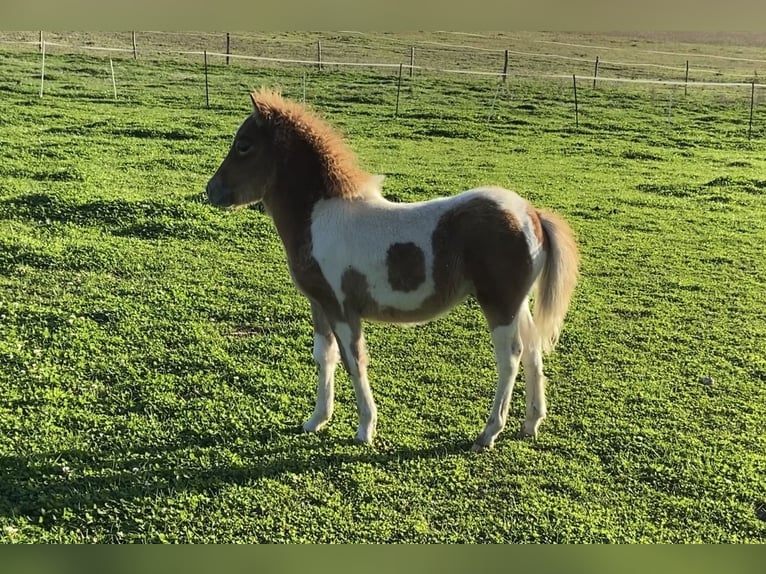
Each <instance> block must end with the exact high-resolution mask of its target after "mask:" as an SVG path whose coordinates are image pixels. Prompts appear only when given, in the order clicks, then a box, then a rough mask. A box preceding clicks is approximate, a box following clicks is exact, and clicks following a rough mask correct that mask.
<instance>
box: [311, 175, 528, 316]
mask: <svg viewBox="0 0 766 574" xmlns="http://www.w3.org/2000/svg"><path fill="white" fill-rule="evenodd" d="M475 198H487V199H490V200H492V201H494V202H495V203H496V204H497V205H498V207H499V208H500V209H502V210H504V211H507V212H510V213H511V214H513V215H514V216H515V217H516V220H517V221H518V222H519V223H520V225H521V226H522V229H523V230H524V235H525V236H526V237H527V243H528V244H529V245H530V249H532V246H534V248H535V249H536V250H537V251H539V250H540V249H541V246H540V245H539V242H538V241H537V238H536V237H535V234H534V227H533V226H532V223H531V221H530V218H529V215H528V213H527V210H528V203H527V201H526V200H524V199H523V198H521V197H519V196H518V195H517V194H515V193H514V192H512V191H509V190H506V189H501V188H495V187H492V188H476V189H472V190H469V191H465V192H463V193H460V194H458V195H454V196H452V197H441V198H437V199H433V200H430V201H423V202H417V203H394V202H390V201H388V200H386V199H385V198H383V197H382V196H380V197H375V198H371V199H365V200H360V199H357V200H353V201H349V200H344V199H326V200H320V201H319V202H317V204H316V205H315V206H314V210H313V212H312V216H311V237H312V255H313V257H314V259H316V261H317V263H318V264H319V267H320V269H321V270H322V273H323V274H324V276H325V279H326V280H327V282H328V283H329V284H330V286H331V287H332V290H333V292H334V293H335V296H336V298H337V299H338V301H339V302H341V303H342V302H343V300H344V294H343V291H342V289H341V282H342V278H343V274H344V273H345V272H346V271H347V270H349V269H351V268H353V269H354V270H356V271H358V272H359V273H361V274H362V275H364V276H365V278H366V280H367V288H368V290H369V294H370V296H371V297H372V298H373V299H374V301H375V302H376V303H377V304H378V305H379V306H381V307H388V308H391V309H396V310H400V311H414V310H417V309H419V308H420V307H421V306H422V305H423V303H424V302H425V300H426V299H427V298H428V297H429V296H430V295H432V294H433V292H434V278H433V259H434V255H433V250H432V248H431V237H432V235H433V233H434V230H435V229H436V226H437V224H438V222H439V219H440V218H441V217H442V215H444V214H445V213H446V212H447V211H449V210H451V209H454V208H455V207H458V206H460V205H462V204H464V203H466V202H468V201H470V200H471V199H475ZM393 243H414V244H415V245H416V246H417V247H419V248H420V250H421V251H422V252H423V255H424V259H425V280H424V281H423V282H422V283H421V284H420V285H419V286H418V287H417V288H416V289H413V290H411V291H406V292H405V291H398V290H394V289H393V288H392V287H391V285H390V284H389V280H388V267H387V265H386V259H387V253H388V249H389V247H390V246H391V244H393Z"/></svg>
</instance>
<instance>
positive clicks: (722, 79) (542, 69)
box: [0, 31, 766, 135]
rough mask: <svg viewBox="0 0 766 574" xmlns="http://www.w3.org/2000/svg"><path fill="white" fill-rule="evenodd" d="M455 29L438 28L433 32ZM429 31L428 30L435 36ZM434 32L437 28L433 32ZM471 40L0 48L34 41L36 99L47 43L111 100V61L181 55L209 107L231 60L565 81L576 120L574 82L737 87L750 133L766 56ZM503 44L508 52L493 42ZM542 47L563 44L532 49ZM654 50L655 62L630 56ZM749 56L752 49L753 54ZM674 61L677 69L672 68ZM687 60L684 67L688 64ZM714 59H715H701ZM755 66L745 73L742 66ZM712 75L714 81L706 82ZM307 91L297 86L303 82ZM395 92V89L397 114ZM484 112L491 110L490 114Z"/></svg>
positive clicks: (73, 37) (163, 41)
mask: <svg viewBox="0 0 766 574" xmlns="http://www.w3.org/2000/svg"><path fill="white" fill-rule="evenodd" d="M448 34H455V33H448V32H444V33H441V35H448ZM433 36H434V35H432V37H433ZM435 36H436V37H438V34H436V35H435ZM462 37H463V38H472V39H473V38H478V39H480V42H481V45H476V44H469V43H454V42H448V41H436V40H428V39H424V37H423V36H420V35H409V36H408V35H406V34H400V35H396V36H394V35H387V34H370V33H363V32H355V31H345V32H338V33H336V34H319V33H313V34H312V33H304V34H291V35H284V34H271V35H267V34H247V35H245V34H234V33H230V32H221V33H210V32H194V33H191V32H186V33H184V32H156V31H145V32H130V33H116V34H97V33H86V32H70V33H47V32H45V33H44V32H36V33H31V32H26V33H25V32H16V33H4V34H0V46H2V45H5V46H12V45H16V46H22V47H26V48H29V47H32V46H34V47H36V48H37V50H38V51H39V52H40V54H41V73H40V96H43V95H44V83H45V56H46V53H50V51H51V49H53V50H55V51H57V52H59V53H60V52H64V53H82V52H86V53H87V52H95V53H104V54H108V55H109V57H110V69H111V81H112V86H113V89H114V95H115V98H116V97H117V87H116V81H115V77H114V68H113V66H112V65H111V59H112V57H123V58H129V59H130V58H132V59H134V60H136V59H139V58H142V59H151V60H154V59H157V60H162V59H179V58H186V59H191V60H192V61H196V62H199V63H201V64H202V65H203V66H204V78H205V101H206V104H207V105H209V89H208V64H209V63H210V64H212V63H213V62H216V63H219V64H224V65H230V64H232V63H235V62H239V63H245V62H247V63H251V64H256V65H268V66H301V67H305V68H308V69H314V70H317V71H321V70H328V69H339V68H367V69H378V70H381V69H383V70H385V69H388V70H390V71H392V72H397V71H398V73H399V82H398V88H397V90H399V89H400V87H401V74H402V72H403V71H406V73H407V74H408V76H410V77H412V76H414V75H423V74H437V75H462V76H468V77H483V78H490V79H491V78H496V79H497V80H498V81H500V82H507V81H508V79H509V78H514V77H515V78H528V79H538V80H559V81H562V80H571V81H572V88H573V98H574V100H575V107H574V109H575V122H577V120H578V118H577V108H578V107H577V101H576V99H577V84H578V82H581V83H582V82H588V83H592V86H593V88H596V87H597V85H600V84H603V83H611V84H632V85H652V86H665V87H683V89H684V93H685V94H687V93H688V90H689V89H697V88H715V89H721V88H739V89H746V90H748V92H749V95H750V101H749V113H750V117H749V129H748V134H749V135H750V134H751V133H752V118H753V110H754V108H755V107H756V102H757V99H760V98H757V96H760V92H761V91H762V88H763V86H762V85H761V84H759V83H758V71H757V67H758V66H763V65H764V64H766V59H762V58H756V57H745V56H742V55H730V54H729V55H727V54H707V53H699V52H689V51H687V52H683V51H681V52H678V51H671V50H657V49H640V48H636V47H626V46H619V47H618V46H596V45H588V44H582V43H578V42H562V41H557V40H548V39H544V38H539V37H535V36H533V35H517V36H515V37H513V38H510V37H500V36H497V35H496V36H486V35H481V34H470V35H469V34H466V35H464V36H462ZM501 41H503V42H504V43H506V44H511V45H513V46H514V47H513V48H501V47H498V46H497V44H498V43H499V42H501ZM540 44H545V45H546V46H556V47H558V48H565V49H563V50H561V51H560V52H558V53H555V52H553V51H551V50H546V51H544V52H540V51H533V49H534V48H535V47H537V46H539V45H540ZM584 49H587V50H593V51H604V50H607V51H610V52H618V51H622V52H623V57H621V58H615V59H612V58H607V59H602V58H601V57H600V55H599V54H595V55H592V56H591V55H585V54H584V53H583V50H584ZM637 55H640V56H641V57H644V56H647V58H648V55H652V56H653V57H654V58H655V60H654V61H651V62H650V61H640V60H636V59H635V58H636V56H637ZM752 55H753V56H755V55H759V54H758V53H757V52H753V54H752ZM674 60H675V62H676V65H673V61H674ZM690 60H691V64H690ZM710 62H714V63H716V64H718V65H716V66H711V65H704V64H703V63H710ZM750 65H753V66H755V68H754V69H753V71H752V72H746V71H745V68H744V66H750ZM711 78H716V80H715V81H714V80H713V79H711ZM304 90H305V87H304ZM398 100H399V93H398V91H397V113H398ZM490 116H491V114H490Z"/></svg>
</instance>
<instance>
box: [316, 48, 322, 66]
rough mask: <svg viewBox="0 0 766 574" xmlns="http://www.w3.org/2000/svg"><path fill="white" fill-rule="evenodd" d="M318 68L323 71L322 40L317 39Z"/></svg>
mask: <svg viewBox="0 0 766 574" xmlns="http://www.w3.org/2000/svg"><path fill="white" fill-rule="evenodd" d="M317 70H319V71H320V72H321V71H322V42H321V41H319V40H317Z"/></svg>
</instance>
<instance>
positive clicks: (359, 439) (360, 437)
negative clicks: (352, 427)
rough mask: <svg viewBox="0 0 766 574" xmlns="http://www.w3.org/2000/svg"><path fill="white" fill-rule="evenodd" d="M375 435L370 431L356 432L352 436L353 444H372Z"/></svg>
mask: <svg viewBox="0 0 766 574" xmlns="http://www.w3.org/2000/svg"><path fill="white" fill-rule="evenodd" d="M374 435H375V433H374V432H372V431H363V430H361V429H360V430H358V431H356V434H355V435H354V442H355V443H357V444H372V439H373V437H374Z"/></svg>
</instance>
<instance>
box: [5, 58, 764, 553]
mask: <svg viewBox="0 0 766 574" xmlns="http://www.w3.org/2000/svg"><path fill="white" fill-rule="evenodd" d="M711 49H712V48H711ZM104 62H105V61H104V60H103V59H100V58H95V57H86V56H62V55H51V56H50V57H49V58H48V61H47V62H46V67H47V69H48V82H47V83H46V94H47V95H46V97H44V98H42V99H40V98H39V97H38V94H37V91H38V90H39V83H38V82H39V76H38V75H37V74H38V73H39V69H38V67H37V66H38V65H39V57H38V56H37V55H35V54H32V53H30V54H26V55H25V54H23V53H21V52H0V69H2V70H3V75H2V79H1V80H0V91H1V92H2V94H3V97H2V98H0V147H1V148H2V160H0V540H2V541H5V542H54V541H56V542H165V541H168V542H176V541H177V542H267V541H268V542H282V541H285V542H287V541H289V542H303V541H311V542H367V541H370V542H372V541H375V542H386V541H392V542H393V541H407V542H532V541H539V542H763V541H766V494H765V492H766V455H765V454H764V453H765V452H766V438H764V437H766V423H765V421H766V386H765V383H766V358H765V356H764V351H763V341H764V338H766V311H764V309H766V292H764V289H763V286H764V283H766V258H764V256H763V246H764V240H765V239H766V160H764V157H766V153H765V152H766V144H765V143H764V140H763V136H764V128H763V126H764V124H765V123H766V115H764V111H763V110H762V109H756V111H755V112H756V115H755V118H754V137H753V139H751V140H748V138H747V128H748V125H747V122H748V107H747V106H748V103H749V93H748V94H745V93H744V92H743V93H738V92H731V93H723V92H720V91H712V90H710V91H705V92H695V93H690V94H689V96H688V97H683V95H682V92H679V91H678V90H675V91H673V90H658V91H655V90H652V89H650V88H648V87H647V88H641V89H634V88H623V87H620V86H618V87H615V86H610V87H606V86H604V87H601V88H599V89H597V90H593V89H592V88H591V87H590V86H589V85H588V84H587V83H585V84H583V85H582V86H580V87H581V89H580V90H579V93H578V96H579V98H580V102H579V105H580V118H579V120H580V127H579V129H575V127H574V117H573V102H572V101H571V86H570V85H569V84H566V83H562V84H556V83H536V82H532V81H527V82H519V81H512V82H511V83H509V86H508V88H507V90H501V91H499V92H498V91H497V85H496V84H495V83H493V82H491V81H485V80H465V79H460V78H440V77H434V76H422V77H416V78H415V79H414V81H410V80H409V79H406V80H405V82H404V85H403V88H402V96H401V100H400V115H399V117H398V118H395V117H393V111H394V106H395V102H396V79H395V77H394V76H393V75H386V74H383V75H376V74H372V73H368V72H363V71H354V72H352V73H345V72H340V71H328V72H325V73H317V72H314V71H309V72H308V73H307V76H306V99H307V100H308V101H309V103H311V104H312V105H313V106H314V107H315V108H316V109H317V110H319V111H320V112H321V113H323V114H324V115H325V116H326V117H327V118H328V119H329V120H330V121H332V122H333V123H334V124H336V125H337V126H339V127H340V128H341V129H342V130H343V132H344V133H345V134H346V135H347V138H348V141H349V143H350V145H351V146H352V147H353V148H354V149H355V150H356V151H357V152H358V154H359V156H360V159H361V161H362V163H363V165H364V166H366V167H367V168H368V169H369V170H370V171H373V172H376V173H383V174H386V175H387V180H386V184H385V187H384V191H385V193H386V195H387V196H388V197H390V198H392V199H395V200H400V201H410V200H417V199H425V198H429V197H434V196H437V195H444V194H452V193H456V192H458V191H461V190H463V189H466V188H468V187H472V186H476V185H481V184H487V183H494V184H498V185H503V186H506V187H510V188H513V189H516V190H517V191H519V192H520V193H521V194H522V195H524V196H526V197H528V198H530V199H531V200H532V201H533V202H534V203H535V204H536V205H539V206H541V207H545V208H548V209H554V210H556V211H558V212H559V213H561V214H562V215H563V216H565V217H566V218H567V220H568V221H570V222H571V224H572V226H573V227H574V228H575V230H576V232H577V235H578V241H579V244H580V247H581V251H582V257H583V265H582V279H581V282H580V284H579V286H578V289H577V292H576V296H575V299H574V302H573V305H572V308H571V311H570V314H569V315H568V318H567V321H566V323H565V328H564V333H563V336H562V339H561V342H560V344H559V346H558V348H557V350H556V352H555V353H554V354H552V355H551V356H550V357H548V358H547V360H546V372H547V374H548V377H549V384H548V397H549V405H550V415H549V418H548V419H547V421H546V422H545V423H544V425H543V427H542V428H541V435H540V437H539V439H538V440H536V441H520V440H518V439H516V438H515V436H514V433H515V431H516V430H517V428H518V425H519V424H520V423H521V419H522V416H523V414H522V413H523V404H524V399H523V394H524V389H523V382H519V384H517V387H516V392H515V394H514V400H513V403H512V407H511V423H510V426H509V428H508V429H507V430H506V433H504V434H503V435H501V439H500V440H499V441H498V444H497V446H496V448H495V449H494V450H493V451H491V452H488V453H484V454H481V455H473V454H471V453H469V452H468V449H469V447H470V444H471V442H472V441H473V439H474V438H475V436H476V435H477V434H478V433H479V432H480V430H481V428H482V425H483V423H484V421H485V419H486V416H487V414H488V411H489V407H490V403H491V399H492V396H493V392H494V361H493V358H492V353H491V343H490V338H489V335H488V334H487V332H486V326H485V323H484V320H483V318H482V317H481V313H480V311H479V310H478V307H477V305H476V304H475V303H473V302H468V303H467V304H465V305H462V306H460V307H459V308H457V309H455V311H454V312H453V313H451V314H450V315H448V316H447V317H444V318H442V319H439V320H438V321H435V322H433V323H431V324H429V325H425V326H420V327H415V328H410V329H400V328H396V327H390V326H385V325H376V324H371V325H369V326H368V327H367V339H368V344H369V347H370V354H371V363H370V376H371V382H372V386H373V390H374V392H375V397H376V400H377V403H378V407H379V416H380V421H379V427H378V433H379V436H378V438H377V439H376V442H375V445H374V446H373V447H365V446H359V445H355V444H354V443H353V441H352V436H353V432H354V428H355V425H356V414H355V408H354V401H353V392H352V389H351V385H350V382H349V380H348V378H347V376H346V375H345V374H344V373H341V372H340V371H339V375H338V397H337V408H336V414H335V417H334V420H333V422H332V423H331V425H330V426H329V428H328V429H327V430H326V431H324V432H322V433H319V434H316V435H308V434H303V433H301V432H300V430H299V429H300V424H301V423H302V422H303V420H305V418H307V417H308V415H309V414H310V413H311V410H312V408H313V401H314V392H315V391H314V389H315V367H314V364H313V360H312V357H311V347H312V329H311V325H310V318H309V308H308V304H307V303H306V301H305V300H304V299H303V298H302V297H301V296H300V295H299V294H298V293H297V291H296V290H295V289H294V288H293V287H292V286H291V285H290V282H289V275H288V272H287V268H286V265H285V257H284V254H283V252H282V248H281V245H280V243H279V239H278V237H277V235H276V233H275V231H274V228H273V225H272V224H271V222H270V221H269V219H268V218H267V217H266V216H265V215H263V214H261V213H260V212H258V211H256V210H240V211H236V212H224V211H219V210H216V209H213V208H212V207H210V206H209V205H207V204H206V202H205V199H204V194H203V190H204V186H205V183H206V182H207V179H208V178H209V177H210V175H211V174H212V173H213V172H214V170H215V169H216V167H217V166H218V164H219V162H220V160H221V159H222V157H223V155H224V154H225V152H226V150H227V148H228V145H229V142H230V138H231V135H232V134H233V132H234V130H235V129H236V127H237V126H238V125H239V123H240V122H241V121H242V119H243V118H244V116H245V114H247V113H248V111H249V110H248V106H249V102H248V98H247V90H248V89H249V88H251V87H256V86H259V85H273V84H276V83H278V84H280V85H281V86H282V87H283V90H284V92H285V93H286V95H288V96H291V97H296V98H300V97H301V94H302V82H303V70H302V69H300V68H295V69H282V70H279V69H267V68H251V67H239V66H230V67H228V68H225V67H223V66H216V67H214V68H213V69H212V70H211V76H210V77H211V107H210V109H206V108H205V107H204V89H203V87H202V84H201V79H202V76H201V70H200V69H199V68H200V67H199V65H197V64H192V63H173V62H163V63H162V64H158V63H152V62H148V61H142V60H139V61H138V62H132V61H130V60H118V61H115V69H116V73H117V74H118V78H119V82H120V83H119V90H120V99H119V100H118V101H117V102H113V101H112V95H111V89H112V87H111V80H110V78H109V75H108V62H107V63H106V64H105V63H104ZM493 100H495V103H494V109H493V113H492V119H491V121H488V116H489V108H490V107H492V106H493V104H492V102H493ZM669 109H670V114H669V113H668V110H669ZM708 375H709V376H711V377H712V378H713V383H712V384H711V385H706V384H703V383H702V382H701V379H702V377H705V376H708ZM522 381H523V378H522Z"/></svg>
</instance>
